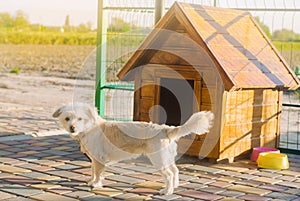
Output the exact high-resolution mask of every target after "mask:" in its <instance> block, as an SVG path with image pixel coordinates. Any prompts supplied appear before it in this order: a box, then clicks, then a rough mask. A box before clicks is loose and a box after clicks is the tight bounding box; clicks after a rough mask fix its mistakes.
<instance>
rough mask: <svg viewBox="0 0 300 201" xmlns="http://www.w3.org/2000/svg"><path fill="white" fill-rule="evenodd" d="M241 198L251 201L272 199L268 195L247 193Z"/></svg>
mask: <svg viewBox="0 0 300 201" xmlns="http://www.w3.org/2000/svg"><path fill="white" fill-rule="evenodd" d="M239 198H240V199H242V200H249V201H269V200H271V199H270V198H268V197H263V196H259V195H254V194H247V195H244V196H241V197H239Z"/></svg>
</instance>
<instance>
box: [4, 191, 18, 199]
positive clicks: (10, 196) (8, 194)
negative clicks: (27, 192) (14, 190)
mask: <svg viewBox="0 0 300 201" xmlns="http://www.w3.org/2000/svg"><path fill="white" fill-rule="evenodd" d="M14 197H16V196H15V195H13V194H10V193H5V192H2V191H0V200H5V199H9V198H14Z"/></svg>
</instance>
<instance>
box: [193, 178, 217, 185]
mask: <svg viewBox="0 0 300 201" xmlns="http://www.w3.org/2000/svg"><path fill="white" fill-rule="evenodd" d="M191 182H193V183H199V184H203V185H207V184H211V183H213V182H216V180H214V179H206V178H199V179H194V180H192V181H191Z"/></svg>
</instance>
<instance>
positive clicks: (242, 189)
mask: <svg viewBox="0 0 300 201" xmlns="http://www.w3.org/2000/svg"><path fill="white" fill-rule="evenodd" d="M228 190H234V191H239V192H242V193H249V194H255V195H260V196H263V195H266V194H268V193H271V192H272V191H269V190H265V189H259V188H254V187H250V186H243V185H233V186H229V187H228Z"/></svg>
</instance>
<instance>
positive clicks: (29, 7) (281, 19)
mask: <svg viewBox="0 0 300 201" xmlns="http://www.w3.org/2000/svg"><path fill="white" fill-rule="evenodd" d="M181 1H189V2H194V3H196V2H197V3H203V4H207V3H208V5H210V4H211V3H212V2H213V0H181ZM107 2H108V3H109V4H111V5H112V6H116V5H115V4H114V2H115V3H118V5H119V4H122V5H129V4H132V5H138V6H146V7H147V6H148V7H149V6H150V7H151V6H153V5H154V0H115V1H111V0H107ZM165 2H166V3H168V5H169V4H170V5H171V4H172V3H173V0H165ZM218 2H220V3H219V6H221V7H245V6H246V7H259V8H269V9H272V8H284V7H285V8H298V9H299V8H300V0H251V1H249V0H218ZM147 3H148V4H149V5H148V4H147ZM97 6H98V0H0V12H9V13H11V14H14V13H15V12H16V11H17V10H22V11H24V12H25V13H26V14H27V15H28V17H29V21H30V22H31V23H40V24H43V25H46V26H63V25H64V23H65V18H66V16H67V15H69V16H70V22H71V24H72V25H78V24H80V23H87V22H91V23H92V25H93V28H96V26H97ZM252 14H253V15H256V16H259V17H260V19H261V20H262V21H263V22H264V23H265V24H267V26H268V27H269V28H270V30H271V32H273V31H275V30H281V29H282V28H286V29H293V30H294V31H295V32H297V33H300V20H298V19H299V18H300V12H299V11H298V12H252ZM143 15H145V13H136V16H134V17H132V16H131V17H128V16H127V14H126V15H120V16H122V17H124V16H125V17H124V19H125V21H131V22H132V23H135V22H142V19H143V18H144V17H143ZM126 18H128V19H126ZM109 21H110V20H109V19H108V22H109ZM147 21H149V18H147V20H146V21H145V22H147ZM142 23H144V22H142Z"/></svg>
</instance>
